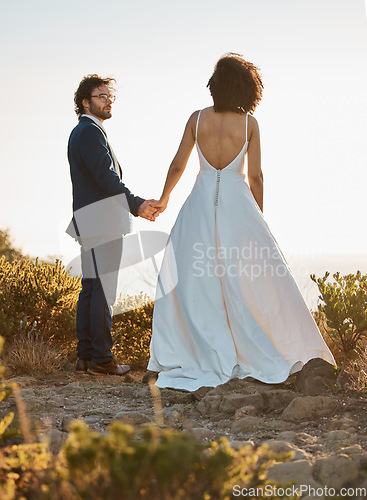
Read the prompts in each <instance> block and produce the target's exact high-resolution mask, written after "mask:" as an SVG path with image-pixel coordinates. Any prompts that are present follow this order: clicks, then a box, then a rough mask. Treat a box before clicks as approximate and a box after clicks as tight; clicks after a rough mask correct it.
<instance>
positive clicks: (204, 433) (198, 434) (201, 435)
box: [189, 427, 214, 439]
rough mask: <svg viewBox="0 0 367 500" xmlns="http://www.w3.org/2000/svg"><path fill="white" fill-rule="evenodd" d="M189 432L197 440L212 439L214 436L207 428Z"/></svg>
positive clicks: (196, 428) (194, 429)
mask: <svg viewBox="0 0 367 500" xmlns="http://www.w3.org/2000/svg"><path fill="white" fill-rule="evenodd" d="M189 432H190V434H191V435H192V436H194V438H196V439H210V438H212V437H213V434H214V433H213V431H212V430H210V429H206V428H205V427H194V428H192V429H191V430H190V431H189Z"/></svg>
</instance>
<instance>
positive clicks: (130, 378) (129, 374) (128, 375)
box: [124, 373, 137, 383]
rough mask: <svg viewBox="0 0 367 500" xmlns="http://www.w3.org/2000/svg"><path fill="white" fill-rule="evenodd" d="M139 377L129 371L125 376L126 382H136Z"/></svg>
mask: <svg viewBox="0 0 367 500" xmlns="http://www.w3.org/2000/svg"><path fill="white" fill-rule="evenodd" d="M136 380H137V378H136V377H134V375H131V373H127V374H126V375H125V376H124V382H127V383H130V382H136Z"/></svg>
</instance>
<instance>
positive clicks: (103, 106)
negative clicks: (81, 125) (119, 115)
mask: <svg viewBox="0 0 367 500" xmlns="http://www.w3.org/2000/svg"><path fill="white" fill-rule="evenodd" d="M101 94H102V96H103V95H108V96H109V97H111V96H112V95H113V92H112V89H111V88H110V87H107V85H101V86H100V87H96V88H95V89H94V90H93V91H92V96H91V98H90V100H89V101H88V99H84V100H83V107H84V110H85V111H86V113H87V114H90V115H93V116H95V117H97V118H99V119H100V120H102V121H103V120H108V118H111V116H112V113H111V110H112V107H111V106H112V100H111V99H107V101H105V100H104V99H103V98H102V97H99V95H101Z"/></svg>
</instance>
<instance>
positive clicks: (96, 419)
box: [83, 414, 104, 425]
mask: <svg viewBox="0 0 367 500" xmlns="http://www.w3.org/2000/svg"><path fill="white" fill-rule="evenodd" d="M103 418H104V417H103V415H95V414H94V415H86V416H85V417H83V422H85V423H86V424H87V425H93V424H99V423H100V422H101V420H103Z"/></svg>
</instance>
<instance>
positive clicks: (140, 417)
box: [113, 410, 154, 425]
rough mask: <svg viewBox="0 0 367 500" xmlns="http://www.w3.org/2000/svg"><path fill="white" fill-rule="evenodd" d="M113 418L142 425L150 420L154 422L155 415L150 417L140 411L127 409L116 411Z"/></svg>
mask: <svg viewBox="0 0 367 500" xmlns="http://www.w3.org/2000/svg"><path fill="white" fill-rule="evenodd" d="M113 420H119V421H121V422H124V423H126V424H132V425H140V424H145V423H148V422H153V421H154V417H152V418H150V417H148V416H147V415H145V414H144V413H142V412H140V411H133V410H126V411H120V412H118V413H116V415H115V416H114V417H113Z"/></svg>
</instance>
